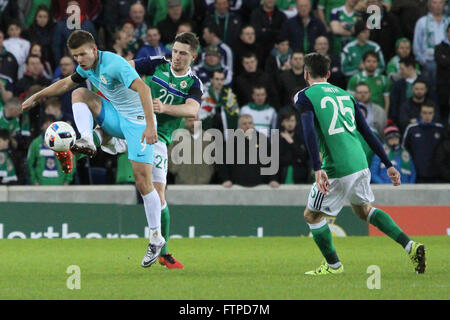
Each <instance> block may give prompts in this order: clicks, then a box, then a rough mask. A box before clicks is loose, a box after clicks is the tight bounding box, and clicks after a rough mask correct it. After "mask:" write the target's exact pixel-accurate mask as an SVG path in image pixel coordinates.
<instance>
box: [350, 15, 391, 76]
mask: <svg viewBox="0 0 450 320" xmlns="http://www.w3.org/2000/svg"><path fill="white" fill-rule="evenodd" d="M354 28H355V37H356V40H354V41H352V42H350V43H348V44H347V45H346V46H345V47H344V49H343V51H342V54H341V64H342V71H343V72H344V75H345V76H347V77H351V76H354V75H355V74H357V73H358V72H360V70H362V69H363V63H362V61H363V59H362V58H363V56H364V55H365V54H366V53H367V52H370V51H373V52H375V53H376V54H377V55H378V72H379V73H383V72H384V67H385V65H384V57H383V53H382V51H381V48H380V46H379V45H378V44H377V43H375V42H373V41H370V40H369V37H370V32H371V31H370V30H369V29H367V26H366V23H365V22H364V21H358V22H357V23H356V24H355V27H354Z"/></svg>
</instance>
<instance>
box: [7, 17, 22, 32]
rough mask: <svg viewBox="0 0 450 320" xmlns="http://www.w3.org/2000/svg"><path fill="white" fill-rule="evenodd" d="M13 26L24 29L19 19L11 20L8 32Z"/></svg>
mask: <svg viewBox="0 0 450 320" xmlns="http://www.w3.org/2000/svg"><path fill="white" fill-rule="evenodd" d="M12 25H15V26H18V27H19V28H20V29H22V27H21V25H20V22H19V20H17V19H11V20H9V22H8V27H7V28H6V29H7V30H8V28H9V27H10V26H12Z"/></svg>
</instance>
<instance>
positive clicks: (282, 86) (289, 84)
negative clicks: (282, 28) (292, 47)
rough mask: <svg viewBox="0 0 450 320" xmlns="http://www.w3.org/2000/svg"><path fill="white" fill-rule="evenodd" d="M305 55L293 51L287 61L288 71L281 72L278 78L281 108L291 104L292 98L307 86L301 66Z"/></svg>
mask: <svg viewBox="0 0 450 320" xmlns="http://www.w3.org/2000/svg"><path fill="white" fill-rule="evenodd" d="M304 58H305V55H304V54H303V52H302V51H299V50H297V51H294V52H293V53H292V55H291V59H290V61H289V63H290V65H291V69H290V70H286V71H283V72H282V73H281V74H279V77H278V92H279V96H280V102H281V106H285V105H287V104H290V103H292V97H293V96H294V95H295V94H296V93H297V92H298V91H300V90H302V89H303V88H305V87H307V86H308V84H307V83H306V81H305V78H304V73H303V66H304V64H305V63H304Z"/></svg>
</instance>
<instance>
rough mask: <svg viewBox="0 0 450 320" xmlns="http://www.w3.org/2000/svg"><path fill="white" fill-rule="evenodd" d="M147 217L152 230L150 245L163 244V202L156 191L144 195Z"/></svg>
mask: <svg viewBox="0 0 450 320" xmlns="http://www.w3.org/2000/svg"><path fill="white" fill-rule="evenodd" d="M142 200H143V201H144V209H145V215H146V217H147V222H148V227H149V228H150V243H153V241H155V242H156V243H159V242H161V239H162V236H161V200H159V195H158V192H157V191H156V189H153V191H152V192H150V193H149V194H146V195H143V196H142Z"/></svg>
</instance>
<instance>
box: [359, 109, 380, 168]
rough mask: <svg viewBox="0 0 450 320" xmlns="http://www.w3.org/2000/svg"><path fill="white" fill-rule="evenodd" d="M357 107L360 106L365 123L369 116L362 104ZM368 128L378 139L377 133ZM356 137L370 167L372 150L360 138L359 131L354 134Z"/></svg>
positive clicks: (372, 128)
mask: <svg viewBox="0 0 450 320" xmlns="http://www.w3.org/2000/svg"><path fill="white" fill-rule="evenodd" d="M359 106H360V110H361V112H362V114H363V116H364V118H365V119H366V121H367V115H368V114H369V112H368V110H367V108H366V107H365V106H364V105H362V104H360V105H359ZM369 128H370V130H371V131H372V133H373V134H374V135H375V136H376V137H377V138H378V139H379V138H380V135H379V133H378V131H377V130H376V129H375V128H374V127H371V126H369ZM356 136H357V137H358V139H359V142H360V143H361V147H362V148H363V151H364V154H365V155H366V159H367V164H368V165H369V166H370V163H371V162H372V158H373V155H374V152H373V150H372V148H370V147H369V145H368V144H367V141H366V140H365V139H364V137H363V136H362V134H361V133H360V132H359V131H357V132H356Z"/></svg>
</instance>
